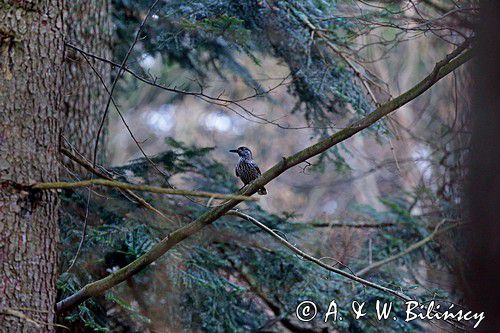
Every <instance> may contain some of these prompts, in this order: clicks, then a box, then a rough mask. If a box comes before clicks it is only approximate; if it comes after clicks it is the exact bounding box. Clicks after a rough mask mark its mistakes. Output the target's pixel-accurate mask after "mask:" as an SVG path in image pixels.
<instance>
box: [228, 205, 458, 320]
mask: <svg viewBox="0 0 500 333" xmlns="http://www.w3.org/2000/svg"><path fill="white" fill-rule="evenodd" d="M226 215H233V216H238V217H240V218H242V219H244V220H247V221H249V222H251V223H252V224H254V225H255V226H257V227H259V228H260V229H262V230H264V231H265V232H266V233H268V234H269V235H271V236H272V237H273V238H274V239H276V240H277V241H278V242H279V243H280V244H282V245H283V246H285V247H286V248H288V249H289V250H291V251H292V252H294V253H296V254H298V255H299V256H300V257H301V258H302V259H305V260H308V261H311V262H313V263H315V264H317V265H318V266H320V267H322V268H324V269H326V270H329V271H331V272H334V273H336V274H339V275H342V276H344V277H347V278H349V279H350V280H353V281H356V282H359V283H361V284H363V285H365V286H369V287H372V288H374V289H378V290H380V291H382V292H385V293H388V294H391V295H393V296H396V297H397V298H399V299H401V300H403V301H405V302H408V301H413V300H414V299H412V298H411V297H409V296H407V295H405V294H403V293H402V292H399V291H396V290H393V289H390V288H387V287H384V286H382V285H379V284H377V283H374V282H371V281H368V280H365V279H363V278H361V277H359V276H358V274H359V273H356V274H351V273H348V272H346V271H343V270H341V269H339V268H336V267H333V266H330V265H327V264H325V263H324V262H323V261H321V258H320V259H317V258H315V257H313V256H311V255H309V254H307V253H305V252H304V251H302V250H301V249H299V248H297V247H295V246H294V245H292V244H291V243H289V242H288V241H287V240H286V239H284V238H283V237H281V236H280V235H278V234H277V233H275V232H274V231H273V230H271V229H270V228H269V227H268V226H266V225H265V224H263V223H261V222H259V221H258V220H256V219H255V218H253V217H251V216H250V215H247V214H243V213H241V212H238V211H236V210H230V211H229V212H227V214H226ZM444 222H446V220H443V221H442V222H441V223H439V224H438V225H437V226H436V228H435V229H434V232H433V233H432V234H431V235H430V236H429V237H427V238H430V239H432V238H433V237H434V236H436V235H437V234H438V233H441V232H444V231H446V230H449V229H451V228H453V227H455V226H456V225H457V224H454V225H452V226H449V227H447V228H445V229H442V230H441V231H438V229H439V227H440V226H441V225H442V224H443V223H444ZM424 244H425V243H424ZM423 306H424V308H425V305H423ZM424 308H423V309H424ZM429 311H431V312H433V313H434V312H435V311H433V310H432V309H430V310H429ZM444 320H445V321H446V322H447V323H448V324H450V325H453V326H454V327H456V328H462V327H461V326H458V325H459V324H460V323H457V322H455V321H452V320H448V319H444Z"/></svg>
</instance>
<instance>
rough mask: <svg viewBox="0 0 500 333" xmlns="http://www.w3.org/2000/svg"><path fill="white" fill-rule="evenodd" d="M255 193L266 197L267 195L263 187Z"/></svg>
mask: <svg viewBox="0 0 500 333" xmlns="http://www.w3.org/2000/svg"><path fill="white" fill-rule="evenodd" d="M257 193H259V194H260V195H266V194H267V191H266V188H265V187H261V188H260V189H259V190H258V191H257Z"/></svg>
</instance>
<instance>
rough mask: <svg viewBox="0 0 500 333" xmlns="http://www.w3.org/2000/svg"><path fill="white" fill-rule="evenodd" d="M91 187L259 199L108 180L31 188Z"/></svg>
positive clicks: (82, 181) (208, 196) (33, 185)
mask: <svg viewBox="0 0 500 333" xmlns="http://www.w3.org/2000/svg"><path fill="white" fill-rule="evenodd" d="M91 185H100V186H107V187H114V188H119V189H124V190H134V191H143V192H151V193H160V194H171V195H182V196H185V195H189V196H193V197H205V198H214V199H226V200H227V199H232V200H253V201H256V200H258V198H252V197H249V196H245V195H233V194H221V193H212V192H205V191H189V190H179V189H173V188H164V187H156V186H149V185H135V184H128V183H123V182H119V181H116V180H108V179H87V180H81V181H77V182H51V183H35V184H32V185H30V186H29V188H30V189H32V190H52V189H69V188H77V187H87V186H91Z"/></svg>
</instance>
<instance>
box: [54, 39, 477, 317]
mask: <svg viewBox="0 0 500 333" xmlns="http://www.w3.org/2000/svg"><path fill="white" fill-rule="evenodd" d="M462 51H463V49H459V50H456V51H454V52H452V53H451V54H450V55H448V56H447V57H445V59H443V60H442V61H440V62H438V63H437V64H436V66H435V68H434V70H433V71H432V72H431V73H430V74H429V75H428V76H427V77H425V78H424V79H423V80H422V81H420V82H419V83H417V84H416V85H415V86H414V87H413V88H411V89H410V90H408V91H406V92H405V93H403V94H401V95H400V96H398V97H396V98H394V99H392V100H390V101H389V102H387V103H385V104H383V105H381V106H380V107H378V108H377V109H376V110H375V111H373V112H371V113H370V114H368V115H367V116H366V117H364V118H362V119H360V120H359V121H356V122H354V123H353V124H352V125H351V126H349V127H346V128H344V129H342V130H340V131H338V132H337V133H335V134H333V135H331V136H330V137H328V138H326V139H324V140H322V141H320V142H318V143H316V144H314V145H312V146H309V147H307V148H305V149H303V150H301V151H299V152H297V153H296V154H294V155H292V156H289V157H283V159H282V160H281V161H280V162H279V163H277V164H276V165H274V166H273V167H272V168H271V169H269V170H268V171H266V172H265V173H264V174H262V176H260V177H259V178H258V179H256V180H255V181H254V182H253V183H251V184H249V185H248V186H247V187H246V188H244V190H243V191H242V192H241V194H242V195H252V194H254V193H255V192H257V191H258V189H260V188H261V187H262V186H264V185H266V184H267V183H269V182H270V181H272V180H273V179H275V178H276V177H278V176H279V175H280V174H282V173H283V172H285V171H286V170H288V169H290V168H291V167H293V166H295V165H298V164H300V163H302V162H304V161H306V160H307V159H309V158H311V157H313V156H316V155H318V154H321V153H323V152H325V151H326V150H327V149H329V148H331V147H333V146H335V145H336V144H338V143H340V142H342V141H345V140H346V139H348V138H350V137H351V136H353V135H354V134H356V133H358V132H360V131H362V130H363V129H365V128H367V127H369V126H371V125H372V124H374V123H375V122H377V121H378V120H380V119H381V118H383V117H384V116H386V115H388V114H390V113H391V112H393V111H395V110H397V109H398V108H399V107H401V106H402V105H404V104H406V103H408V102H410V101H412V100H413V99H415V98H416V97H418V96H420V95H421V94H423V93H424V92H425V91H427V90H428V89H429V88H430V87H432V86H433V85H434V84H435V83H436V82H438V81H439V80H440V79H442V78H443V77H445V76H446V75H448V74H449V73H451V72H452V71H453V70H455V69H456V68H458V67H460V66H461V65H463V64H464V63H466V62H467V61H468V60H470V59H471V57H472V51H471V50H467V51H465V52H463V53H462ZM240 202H241V200H230V201H228V202H226V203H224V204H223V205H220V206H218V207H215V208H213V209H211V210H209V211H207V212H205V213H204V214H202V215H201V216H200V217H198V218H197V219H196V220H195V221H193V222H191V223H189V224H187V225H185V226H184V227H181V228H179V229H177V230H175V231H173V232H171V233H170V234H168V235H167V236H166V237H165V238H164V239H162V240H161V241H160V242H158V243H157V244H156V245H154V246H153V247H152V248H151V250H149V251H148V252H147V253H145V254H144V255H142V256H141V257H139V258H137V259H136V260H134V261H133V262H131V263H130V264H128V265H127V266H125V267H123V268H121V269H119V270H118V271H116V272H115V273H113V274H110V275H108V276H107V277H105V278H103V279H101V280H98V281H95V282H92V283H89V284H87V285H86V286H84V287H83V288H82V289H80V290H79V291H78V292H76V293H75V294H73V295H71V296H69V297H68V298H66V299H63V300H61V301H60V302H58V303H57V311H63V310H68V309H71V308H73V307H75V306H77V305H78V304H81V303H82V302H84V301H85V300H87V299H89V298H91V297H95V296H99V295H102V294H103V293H104V292H105V291H106V290H108V289H110V288H112V287H114V286H115V285H117V284H119V283H121V282H123V281H125V280H126V279H127V278H129V277H130V276H132V275H134V274H136V273H137V272H139V271H141V270H143V269H144V268H145V267H147V266H148V265H150V264H151V263H152V262H154V261H155V260H157V259H158V258H159V257H161V256H162V255H163V254H165V253H166V252H167V251H169V250H170V249H171V248H172V247H174V246H175V245H177V244H178V243H180V242H181V241H183V240H184V239H186V238H188V237H190V236H191V235H193V234H195V233H197V232H198V231H200V230H201V229H203V228H204V227H205V226H207V225H209V224H211V223H212V222H214V221H215V220H217V219H218V218H220V217H221V216H223V215H224V214H226V213H227V212H228V211H229V210H231V209H232V208H233V207H235V206H236V205H237V204H239V203H240ZM358 282H359V281H358Z"/></svg>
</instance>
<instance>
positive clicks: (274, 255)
mask: <svg viewBox="0 0 500 333" xmlns="http://www.w3.org/2000/svg"><path fill="white" fill-rule="evenodd" d="M167 142H168V144H169V146H170V150H168V151H166V152H164V153H162V154H159V155H157V156H155V157H153V161H155V163H158V167H160V168H162V169H163V170H168V172H169V173H170V175H172V176H173V175H181V176H182V175H183V174H186V175H187V174H189V175H191V176H192V175H196V177H190V179H191V181H194V183H195V185H194V186H195V187H200V188H203V189H209V190H216V191H222V192H229V191H230V190H234V189H235V184H234V183H235V182H234V176H232V174H231V173H230V172H228V171H227V170H225V168H224V167H223V166H222V165H221V164H220V163H218V162H217V161H214V160H213V159H211V158H210V152H211V150H212V149H211V148H197V147H195V146H191V145H186V144H184V143H181V142H178V141H175V140H173V139H168V140H167ZM110 171H111V172H113V173H114V174H115V175H116V176H117V177H124V175H127V176H128V177H140V179H142V180H145V182H148V180H151V179H153V180H154V179H155V177H156V176H154V174H155V173H156V174H157V172H156V171H155V170H154V168H152V167H151V165H150V164H149V162H148V161H147V160H145V159H138V160H135V161H133V162H132V163H130V164H129V165H127V166H122V167H119V168H115V169H114V170H110ZM112 192H114V191H112ZM85 193H86V191H85V190H82V191H75V192H67V193H66V196H68V197H67V198H66V197H65V196H63V198H64V200H63V202H64V203H65V205H66V208H65V209H69V208H71V209H72V210H73V211H80V212H83V211H84V207H85V204H86V200H85ZM413 198H414V197H413V196H412V195H407V196H402V197H401V198H393V199H388V198H385V199H383V200H382V202H383V203H384V205H385V206H386V207H387V210H386V211H385V212H377V211H375V210H373V209H371V208H370V207H365V206H361V207H353V209H354V210H357V211H358V213H359V214H364V215H366V216H370V217H371V218H373V219H374V220H376V221H379V222H387V221H391V222H394V221H397V222H400V224H398V226H395V227H393V228H390V229H387V230H385V231H384V232H383V233H380V234H376V238H375V239H374V250H373V252H374V254H375V255H374V260H378V259H382V258H385V257H387V256H389V255H392V254H394V253H396V252H399V251H400V250H402V249H403V248H404V247H405V246H407V244H408V242H412V241H414V240H415V239H418V238H419V237H420V233H421V232H424V231H425V230H424V229H423V228H422V226H421V225H420V221H419V220H418V218H416V217H414V216H412V215H411V214H409V213H408V211H409V208H410V206H411V204H412V200H413ZM148 200H149V201H150V202H151V203H153V204H154V205H155V206H156V207H162V208H163V210H164V211H168V212H170V215H171V216H172V217H173V216H174V215H176V214H184V213H185V212H186V211H188V212H189V216H196V214H200V213H202V212H203V211H205V209H206V208H205V207H204V206H203V205H197V204H194V203H193V202H191V201H189V200H188V199H186V198H182V197H181V198H175V199H173V198H168V199H166V198H164V197H159V196H153V195H151V196H149V197H148ZM245 205H246V206H245V207H246V208H245V209H249V210H250V211H251V215H252V216H254V217H255V218H256V219H258V220H259V221H261V222H262V223H264V224H266V225H267V226H268V227H270V228H272V229H273V230H275V231H276V232H277V233H279V234H280V235H282V236H283V237H285V238H286V239H287V240H288V241H290V242H291V243H292V244H295V243H300V242H301V240H302V239H304V238H308V237H310V233H311V232H314V230H313V229H311V228H296V227H295V225H296V223H294V224H293V225H292V224H291V223H288V221H289V220H290V219H291V218H294V219H296V218H297V216H296V215H294V214H293V213H286V212H285V213H283V214H282V215H274V214H270V213H268V212H266V211H265V210H263V209H262V208H261V207H260V206H259V205H258V204H257V203H255V202H251V203H246V204H245ZM75 206H76V207H75ZM186 206H188V207H189V208H186ZM166 208H167V209H166ZM192 214H194V215H192ZM64 216H65V217H64V218H63V219H62V221H61V230H62V239H63V246H65V247H66V248H67V249H68V250H70V251H67V252H69V253H70V254H68V255H65V256H63V262H62V266H63V267H67V265H68V262H69V260H70V259H71V258H72V255H73V254H74V251H75V250H76V249H75V245H74V243H75V237H76V236H80V234H79V233H78V232H75V230H80V229H81V228H80V225H81V218H82V216H80V217H79V216H78V215H75V214H70V212H68V214H65V215H64ZM118 216H121V218H118ZM144 216H145V215H144V211H143V210H142V209H141V208H139V207H138V206H137V205H136V204H134V203H132V202H131V201H129V200H126V199H125V198H124V197H123V196H121V195H119V194H117V195H115V194H113V193H111V192H110V193H107V194H106V197H105V199H103V197H100V196H93V197H92V200H91V211H90V214H89V230H88V234H87V239H86V241H85V243H84V246H83V249H82V253H81V255H80V258H79V260H78V262H77V267H79V268H78V269H76V270H75V271H74V272H71V273H64V274H63V275H61V277H60V279H59V282H58V289H59V291H60V297H61V298H62V297H65V296H68V295H70V294H72V293H74V292H75V291H77V290H78V289H79V288H81V286H83V285H85V284H86V283H88V282H90V281H94V280H95V279H97V278H100V277H102V274H107V272H109V271H111V270H113V269H115V268H116V267H123V266H124V265H126V264H128V263H129V262H130V261H132V260H134V259H136V258H138V257H139V256H141V255H142V254H143V253H145V252H146V251H147V250H149V249H150V248H151V246H152V245H153V244H154V243H156V242H157V241H158V240H159V239H160V238H162V237H163V236H164V235H165V233H166V232H168V231H169V230H172V229H175V228H176V226H174V225H167V226H165V225H162V227H161V228H156V227H155V224H154V223H153V221H147V220H145V219H144ZM79 218H80V220H79ZM187 221H189V218H188V220H186V222H187ZM76 239H78V237H76ZM173 260H179V262H181V263H182V264H180V265H173V264H172V261H173ZM361 264H363V263H361ZM84 267H86V268H84ZM88 267H91V269H88ZM167 267H168V269H167ZM388 267H389V268H390V266H388ZM162 268H163V269H165V270H164V272H163V274H168V276H169V279H171V281H173V285H174V286H175V290H177V292H176V293H177V295H178V302H179V306H180V307H181V308H182V312H180V313H182V315H179V313H177V315H179V318H174V317H173V318H170V320H171V321H179V322H181V323H182V326H183V327H191V328H193V329H199V330H201V331H204V332H220V331H231V332H248V331H255V330H258V329H259V328H261V327H262V326H264V325H265V324H266V323H267V322H268V321H269V320H272V319H274V318H275V317H279V316H281V315H283V316H284V317H285V318H289V319H290V320H292V321H293V320H295V319H294V315H293V314H294V311H295V307H296V306H297V305H298V304H299V303H300V302H301V301H303V300H313V301H314V302H315V303H316V304H318V305H322V306H323V307H327V305H328V304H329V303H330V301H331V300H332V299H335V300H336V301H337V302H338V303H342V302H343V303H345V304H346V305H345V306H343V307H342V308H343V309H342V311H344V312H341V315H343V316H344V317H345V320H344V321H343V322H336V323H333V322H331V323H328V325H330V326H331V327H332V328H336V329H338V330H340V331H343V332H344V331H345V332H347V331H349V332H351V331H363V332H376V331H378V330H379V329H380V328H381V327H383V328H384V329H387V330H392V331H410V330H411V329H413V328H415V325H416V324H415V323H404V322H402V321H397V322H394V321H391V320H389V321H386V322H378V321H376V322H377V325H374V324H373V323H374V322H375V321H374V320H366V321H362V320H358V321H356V320H354V319H352V315H351V314H349V313H347V312H346V311H347V309H348V308H349V306H348V303H349V302H350V301H351V300H353V299H360V300H363V301H367V302H369V304H370V305H373V304H372V303H374V302H375V300H376V299H380V300H382V301H384V300H387V301H395V300H394V299H392V298H390V297H388V296H387V295H386V294H382V293H380V292H378V291H374V290H372V289H370V288H366V287H363V286H361V285H357V284H356V285H352V284H350V283H345V282H347V281H346V280H344V279H342V278H339V277H338V276H337V275H335V274H333V273H331V272H328V271H325V270H323V269H320V268H318V266H317V265H315V264H313V263H310V262H308V261H305V260H303V259H301V258H299V257H298V256H296V255H295V254H293V253H292V252H290V251H288V250H286V249H284V248H283V247H282V246H280V245H279V244H277V243H276V242H274V241H272V240H271V239H270V238H269V236H268V235H267V234H263V233H262V231H261V230H260V229H259V228H257V227H256V226H254V225H253V224H251V223H249V222H248V221H244V220H242V219H239V218H236V217H232V216H226V217H223V218H221V219H219V220H218V221H216V222H215V223H214V224H213V225H212V226H211V232H210V233H209V235H204V236H203V237H200V238H198V239H196V241H195V242H192V243H191V242H183V244H182V245H181V246H180V247H177V248H176V249H175V250H174V251H173V252H169V255H168V256H167V258H163V259H162V260H159V262H158V264H157V265H156V267H155V268H154V271H157V270H159V269H162ZM353 268H357V267H353ZM387 272H389V271H387ZM152 274H153V272H151V270H150V269H149V268H148V269H146V270H145V271H143V272H141V273H140V274H137V275H135V276H134V281H136V283H137V284H138V285H140V286H141V293H148V292H151V291H149V290H148V286H149V285H150V282H151V281H152V278H153V277H152ZM394 275H395V274H394V272H390V274H386V273H385V270H384V269H382V270H381V271H379V273H378V274H377V275H376V276H377V279H375V281H377V280H378V282H379V283H381V284H387V281H390V279H391V278H394ZM397 285H398V286H399V285H400V284H397ZM409 291H411V290H409ZM422 297H423V296H422ZM263 304H267V306H270V307H271V309H274V310H273V311H275V313H274V315H272V314H271V315H270V314H269V311H264V308H263ZM113 307H118V308H119V309H120V310H121V311H123V312H124V314H126V316H127V318H128V319H127V320H126V321H124V320H123V319H120V320H118V323H117V321H116V320H115V319H116V318H114V316H107V315H106V310H104V309H109V308H113ZM323 311H326V309H323ZM174 316H175V314H174ZM65 320H66V322H67V323H70V324H71V323H72V324H73V325H81V326H85V327H87V328H89V329H91V330H94V331H105V330H106V329H111V328H112V327H116V325H121V326H130V327H132V326H131V325H132V323H135V324H134V325H139V324H138V323H142V325H147V323H148V320H149V319H148V318H145V317H143V316H142V315H140V314H139V313H138V312H137V310H136V309H135V308H133V307H132V306H131V305H130V304H128V303H127V302H126V301H125V300H124V299H123V297H122V296H120V295H119V291H117V292H115V291H114V290H113V292H112V293H108V294H107V295H106V297H101V298H97V299H91V300H89V301H87V302H85V303H84V304H82V305H80V307H79V308H78V309H77V310H75V311H73V312H72V313H71V314H69V315H68V316H67V317H66V318H65ZM296 324H297V325H299V326H300V325H301V323H300V322H297V323H296ZM313 325H316V326H314V327H315V329H317V330H320V329H321V327H322V326H321V325H323V324H322V322H321V321H320V320H319V321H315V322H314V323H313Z"/></svg>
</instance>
